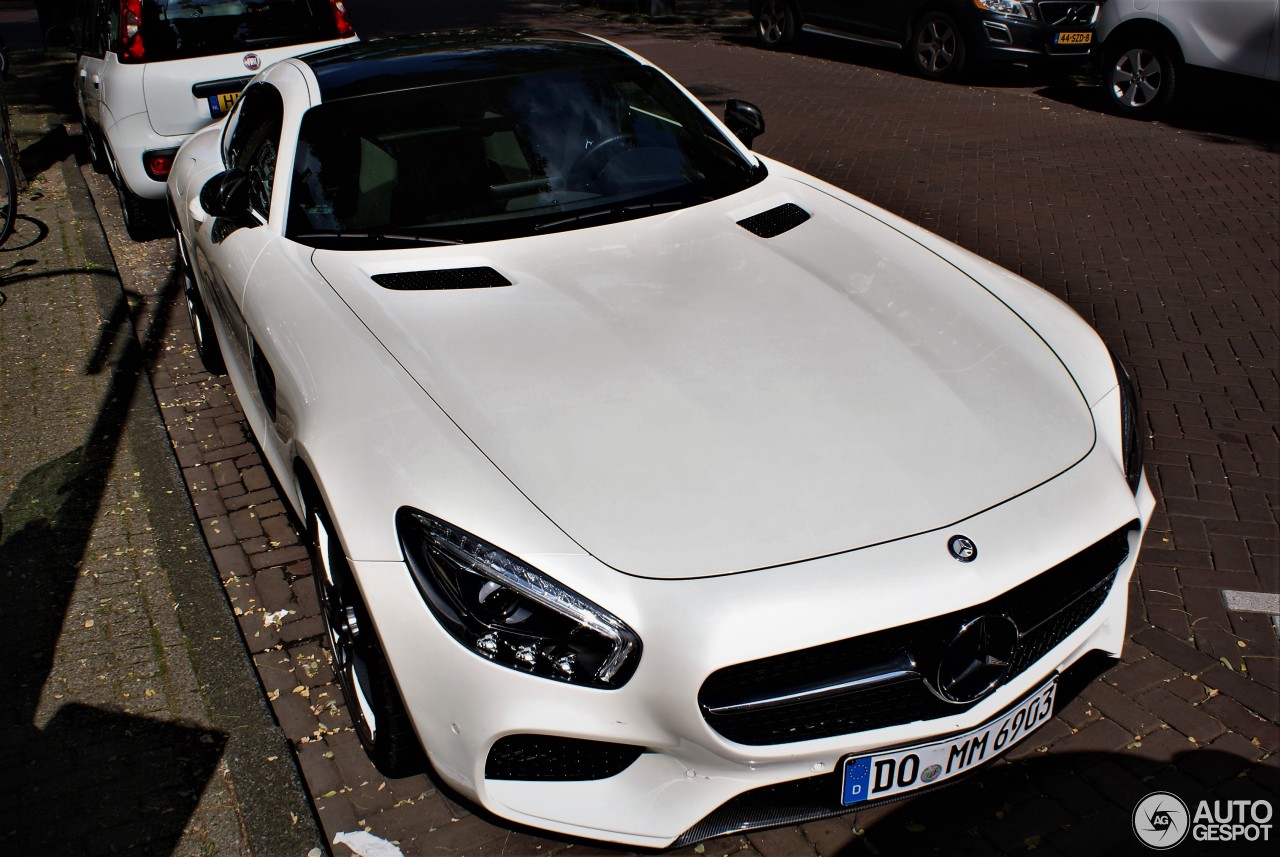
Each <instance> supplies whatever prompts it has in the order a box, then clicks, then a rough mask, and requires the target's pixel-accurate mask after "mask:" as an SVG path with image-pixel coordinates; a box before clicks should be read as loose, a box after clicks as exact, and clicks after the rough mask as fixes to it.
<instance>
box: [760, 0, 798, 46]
mask: <svg viewBox="0 0 1280 857" xmlns="http://www.w3.org/2000/svg"><path fill="white" fill-rule="evenodd" d="M755 18H756V38H757V39H758V40H759V42H760V44H761V45H763V46H764V47H766V48H769V49H770V50H776V49H778V48H782V47H786V46H787V45H789V44H791V43H792V42H794V41H795V39H796V33H797V32H799V29H800V28H799V25H798V23H797V20H796V9H795V6H794V5H793V4H792V3H790V2H788V0H761V3H760V8H759V10H757V11H756V15H755Z"/></svg>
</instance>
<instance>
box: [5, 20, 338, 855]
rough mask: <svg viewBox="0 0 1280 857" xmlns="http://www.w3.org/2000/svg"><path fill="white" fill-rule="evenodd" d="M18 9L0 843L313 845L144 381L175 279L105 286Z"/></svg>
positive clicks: (44, 75)
mask: <svg viewBox="0 0 1280 857" xmlns="http://www.w3.org/2000/svg"><path fill="white" fill-rule="evenodd" d="M33 6H34V4H32V3H25V4H23V3H14V2H4V3H0V23H3V24H4V34H5V36H6V39H7V40H8V42H9V46H10V50H11V67H12V69H13V71H12V73H11V75H10V76H9V77H8V78H7V79H6V80H5V81H4V85H5V88H6V90H7V92H8V97H9V103H10V111H11V116H12V121H13V126H14V130H15V134H16V136H17V138H18V143H19V148H20V150H21V152H22V159H21V166H22V168H23V169H24V171H25V172H26V175H27V177H28V178H29V179H30V187H29V188H28V190H27V191H26V193H25V194H23V195H22V196H21V197H20V199H19V205H20V208H19V220H18V227H17V232H16V234H15V235H14V236H13V238H11V239H10V241H9V242H8V243H7V244H5V245H4V247H3V248H0V295H2V296H3V300H2V301H0V519H2V522H0V605H3V606H0V611H2V614H0V615H2V617H3V618H2V621H0V642H3V645H4V650H5V652H6V655H7V657H6V658H5V659H4V664H3V666H0V682H3V686H4V687H6V688H8V689H9V690H10V693H11V694H12V695H13V696H14V697H16V700H15V703H14V704H10V705H9V706H7V708H6V710H5V714H4V716H3V717H2V718H0V771H3V772H4V776H3V777H0V852H4V853H8V854H41V855H47V854H77V855H89V854H111V853H120V854H164V855H168V854H181V855H197V854H198V855H212V854H217V855H236V854H247V853H256V854H271V855H276V854H280V855H298V857H301V855H305V854H307V853H308V852H309V851H311V850H312V849H316V848H319V849H320V850H318V851H315V852H314V853H317V854H319V853H322V852H323V846H322V840H321V838H320V835H319V832H318V829H317V827H316V825H315V821H314V817H313V815H312V810H311V807H310V804H309V802H308V801H307V800H306V798H305V797H304V794H303V792H302V789H301V785H300V781H299V777H298V773H297V769H296V767H295V765H294V762H293V754H292V752H291V749H290V747H289V745H288V743H287V742H286V741H285V740H284V738H283V736H282V734H281V733H280V731H279V729H278V727H277V726H276V724H275V722H274V720H273V718H272V715H271V713H270V711H269V710H268V709H267V708H266V705H265V703H264V700H263V695H262V691H261V688H260V686H259V684H258V680H257V677H256V674H255V673H254V671H253V669H252V667H251V665H250V662H249V659H248V657H247V656H246V654H245V650H244V646H243V642H242V641H241V638H240V634H239V630H238V629H237V628H236V626H235V624H234V620H233V619H232V618H231V614H230V611H229V610H228V607H227V603H226V597H225V594H224V592H223V590H222V587H221V584H220V582H219V579H218V577H217V574H216V572H215V571H214V570H213V568H212V565H211V562H210V559H209V554H208V551H207V548H206V547H205V543H204V540H203V538H202V537H201V533H200V530H199V528H198V526H197V525H196V523H195V520H194V517H193V515H192V509H191V503H190V500H189V498H188V496H187V493H186V490H185V487H184V486H183V483H182V481H181V478H180V475H179V473H178V470H177V467H176V466H175V462H174V458H173V453H172V449H171V446H170V442H169V438H168V435H167V433H166V431H165V429H164V425H163V422H162V421H161V419H160V413H159V410H158V408H157V404H156V400H155V397H154V393H153V392H152V389H151V386H150V384H149V383H148V380H147V375H146V369H147V367H148V366H149V365H150V364H152V363H153V362H154V360H155V359H156V357H157V353H158V351H159V350H160V348H161V347H160V346H159V344H158V343H159V340H158V338H157V336H156V332H157V330H158V329H159V322H160V320H161V319H163V318H165V317H166V316H167V312H168V308H169V304H170V303H171V302H172V300H173V298H174V296H175V292H174V291H173V290H170V291H169V292H168V293H167V294H165V295H164V296H162V299H159V300H147V299H144V298H143V297H142V296H140V295H137V294H130V293H128V292H126V291H125V290H123V289H122V286H121V283H120V280H119V279H118V277H117V274H116V265H115V261H114V259H113V258H112V256H111V252H110V250H109V248H108V246H107V243H106V241H105V239H104V236H103V233H102V230H101V228H100V226H99V223H98V218H97V215H96V213H95V211H94V208H93V204H92V202H91V201H90V199H89V195H88V191H87V188H86V186H85V184H84V181H83V178H82V175H81V173H80V170H79V167H78V165H77V159H76V157H75V154H74V152H73V147H72V142H73V141H72V138H71V137H69V136H68V135H67V133H66V130H65V129H64V127H63V119H64V116H65V114H66V112H67V111H68V110H70V109H71V107H70V95H71V87H70V83H69V82H70V80H71V74H72V71H73V65H71V64H70V62H69V59H68V58H67V57H65V56H57V57H52V58H50V57H45V56H44V55H43V54H42V53H41V52H40V51H39V50H36V49H31V48H30V47H28V48H26V49H24V47H23V45H22V44H21V41H22V40H23V39H24V38H25V37H27V36H28V34H30V33H37V34H38V29H35V28H34V27H33V22H34V20H35V16H34V8H33ZM15 33H17V34H18V35H17V37H16V38H15Z"/></svg>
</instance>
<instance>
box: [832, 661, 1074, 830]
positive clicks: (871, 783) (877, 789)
mask: <svg viewBox="0 0 1280 857" xmlns="http://www.w3.org/2000/svg"><path fill="white" fill-rule="evenodd" d="M1057 687H1058V678H1057V676H1054V677H1053V678H1051V679H1050V680H1049V682H1048V683H1047V684H1044V685H1041V687H1040V688H1039V689H1038V690H1036V691H1035V692H1034V693H1032V694H1031V695H1029V696H1026V697H1024V698H1023V699H1022V701H1021V702H1019V703H1018V704H1016V705H1014V706H1013V707H1012V708H1009V709H1006V710H1005V712H1004V713H1003V714H1001V715H999V716H998V717H996V718H994V719H992V720H988V721H987V722H986V723H984V724H983V725H981V726H979V727H977V728H976V729H971V730H969V731H968V732H965V733H963V734H961V735H955V736H953V737H951V738H948V739H947V740H945V741H937V742H935V743H933V744H922V745H919V746H915V747H908V748H905V749H902V750H892V751H890V752H888V753H877V754H876V755H874V756H846V757H845V760H844V765H843V773H842V775H841V777H840V780H841V783H842V794H841V798H840V802H841V803H843V804H844V805H845V806H851V805H853V804H859V803H864V802H866V801H869V800H882V799H884V798H888V797H895V796H897V795H901V794H905V793H907V792H911V791H915V790H916V789H919V788H924V787H925V786H932V785H937V784H938V783H941V782H944V781H946V780H949V779H951V778H952V777H955V776H958V775H960V774H962V773H965V772H966V771H969V770H971V769H972V768H975V767H977V766H979V765H981V764H983V763H984V762H988V761H990V760H991V759H994V758H995V757H996V756H999V755H1000V754H1001V753H1003V752H1005V751H1006V750H1008V749H1009V748H1010V747H1012V746H1013V745H1014V744H1017V743H1018V742H1019V741H1021V740H1022V739H1023V738H1025V737H1027V736H1028V735H1030V734H1031V733H1032V732H1034V731H1035V730H1036V728H1037V727H1039V726H1040V725H1041V724H1042V723H1044V722H1045V721H1046V720H1048V719H1049V718H1050V717H1052V716H1053V695H1054V693H1055V691H1056V690H1057Z"/></svg>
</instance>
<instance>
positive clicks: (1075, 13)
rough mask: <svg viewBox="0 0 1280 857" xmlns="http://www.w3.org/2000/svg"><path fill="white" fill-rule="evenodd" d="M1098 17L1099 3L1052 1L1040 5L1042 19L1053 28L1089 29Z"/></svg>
mask: <svg viewBox="0 0 1280 857" xmlns="http://www.w3.org/2000/svg"><path fill="white" fill-rule="evenodd" d="M1097 15H1098V4H1097V3H1070V2H1059V0H1052V2H1048V3H1041V4H1040V19H1041V20H1042V21H1044V22H1045V23H1046V24H1048V25H1049V26H1051V27H1089V26H1092V25H1093V21H1094V19H1095V18H1096V17H1097Z"/></svg>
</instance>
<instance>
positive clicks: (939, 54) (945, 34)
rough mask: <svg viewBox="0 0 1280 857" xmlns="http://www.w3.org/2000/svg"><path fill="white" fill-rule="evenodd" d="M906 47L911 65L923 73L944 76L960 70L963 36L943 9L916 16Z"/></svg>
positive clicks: (945, 77)
mask: <svg viewBox="0 0 1280 857" xmlns="http://www.w3.org/2000/svg"><path fill="white" fill-rule="evenodd" d="M909 50H910V56H911V65H912V67H913V68H914V69H915V70H916V72H917V73H918V74H920V75H923V76H924V77H929V78H933V79H934V80H944V79H949V78H954V77H957V76H959V74H960V73H961V72H962V71H964V66H965V60H966V58H967V57H966V53H967V52H966V51H965V44H964V36H963V35H962V34H961V32H960V28H959V27H957V26H956V22H955V21H954V20H953V19H952V18H951V16H950V15H947V14H945V13H943V12H930V13H928V14H927V15H925V16H924V17H923V18H921V19H920V20H919V22H918V23H917V24H916V28H915V30H914V31H913V32H912V34H911V45H910V48H909Z"/></svg>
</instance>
